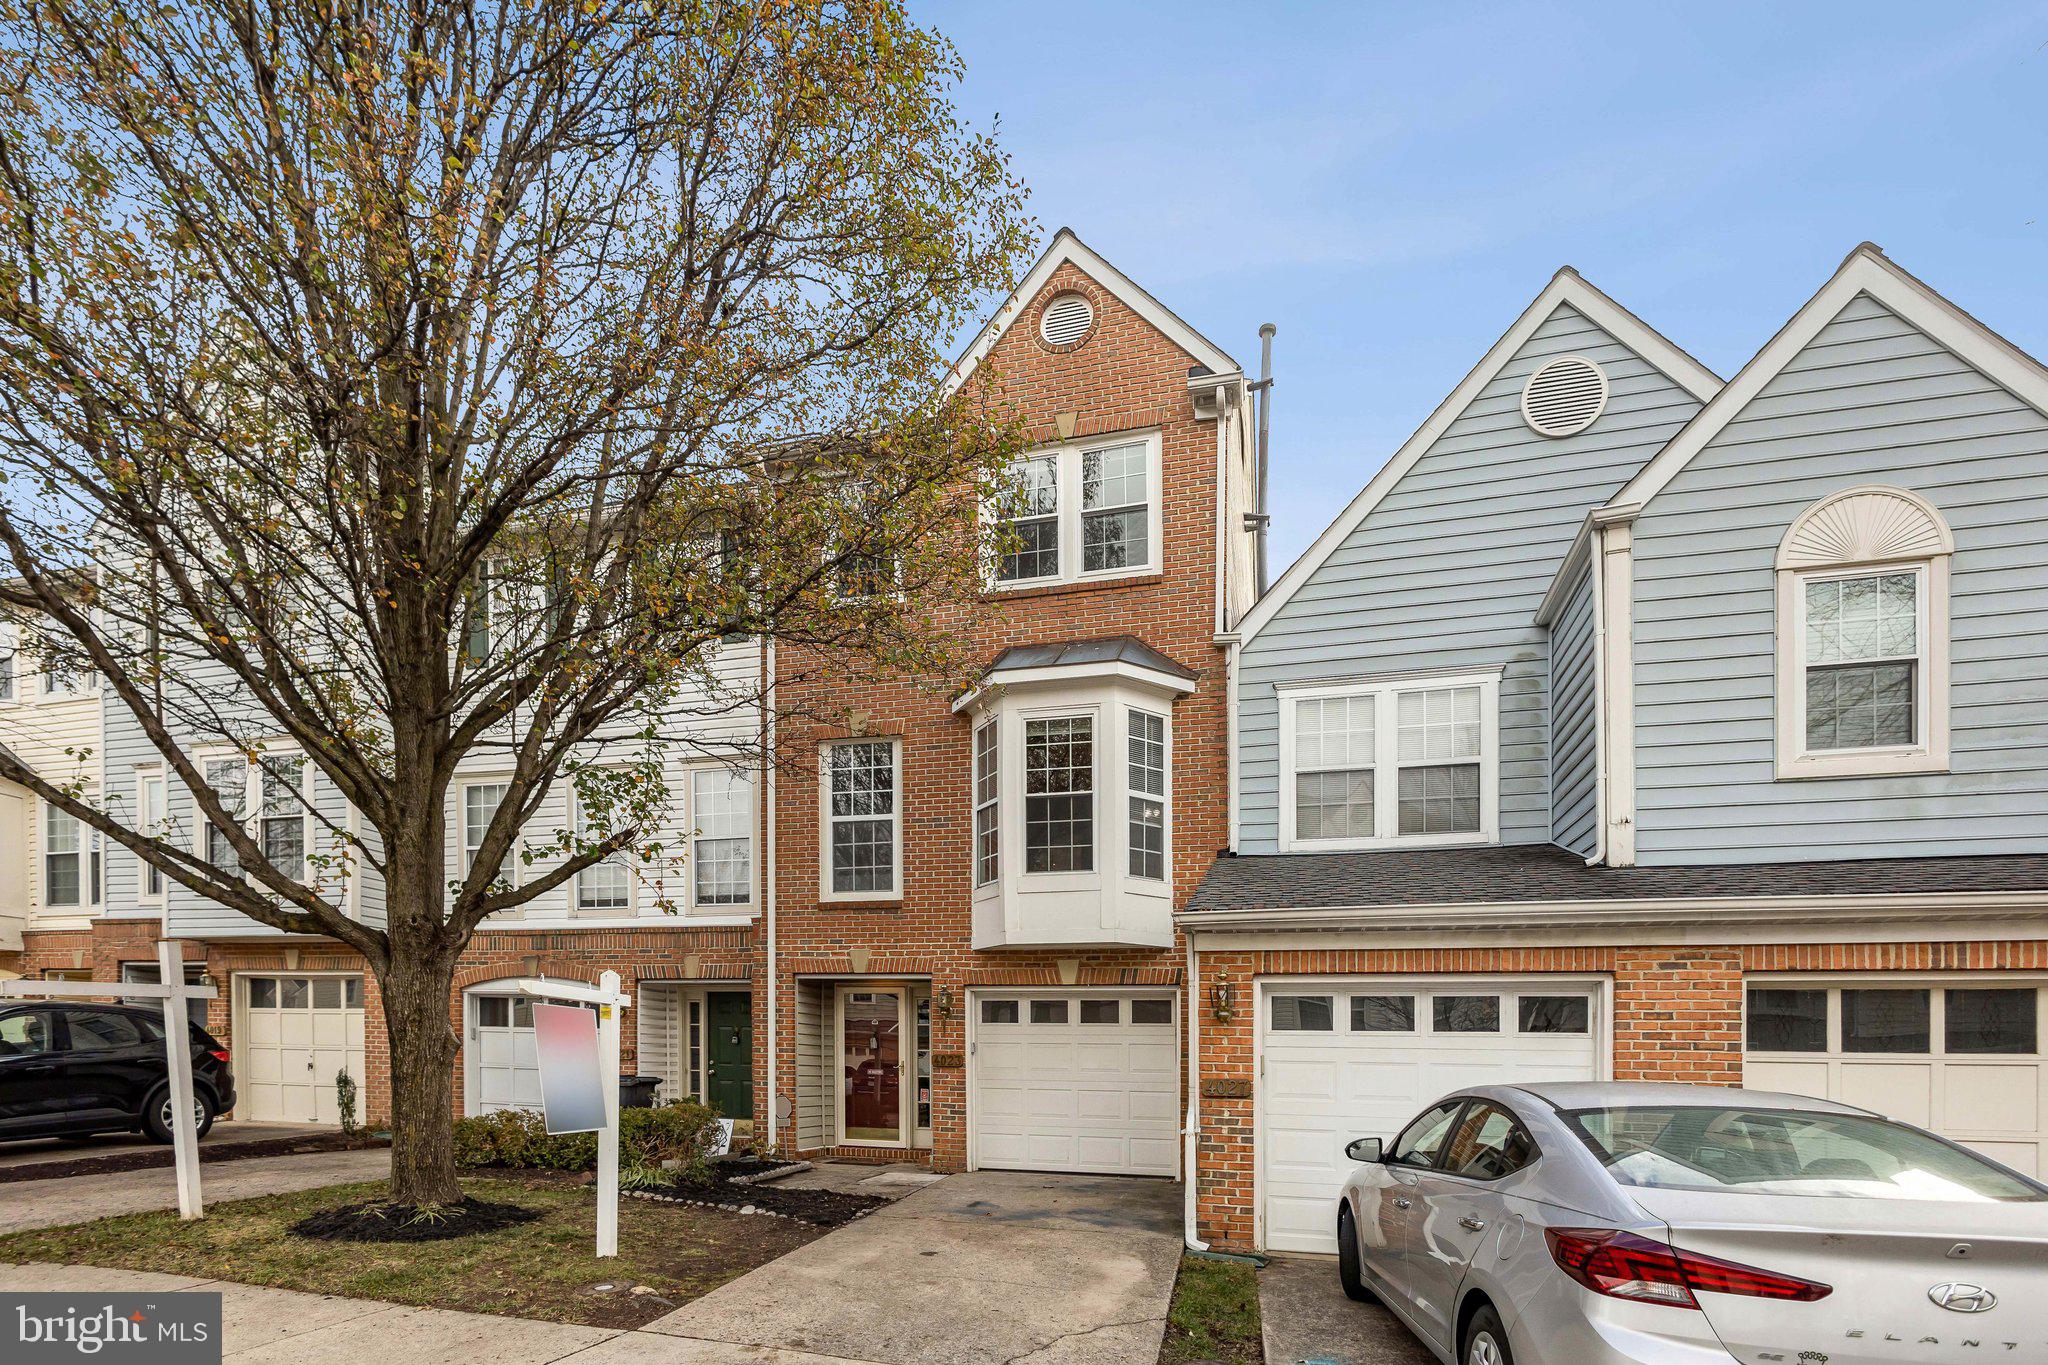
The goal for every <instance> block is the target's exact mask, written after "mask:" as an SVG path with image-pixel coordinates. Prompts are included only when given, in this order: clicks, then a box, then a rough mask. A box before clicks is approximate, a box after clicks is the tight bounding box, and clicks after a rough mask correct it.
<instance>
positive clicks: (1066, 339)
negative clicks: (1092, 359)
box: [1038, 294, 1095, 346]
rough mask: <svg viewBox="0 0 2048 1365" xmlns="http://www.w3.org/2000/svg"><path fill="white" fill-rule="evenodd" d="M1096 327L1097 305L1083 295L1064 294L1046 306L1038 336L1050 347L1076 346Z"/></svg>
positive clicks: (1040, 319)
mask: <svg viewBox="0 0 2048 1365" xmlns="http://www.w3.org/2000/svg"><path fill="white" fill-rule="evenodd" d="M1094 325H1095V305H1094V304H1092V303H1090V302H1088V300H1087V298H1086V296H1084V295H1081V294H1062V295H1060V296H1059V297H1058V298H1056V299H1054V300H1053V301H1052V302H1051V303H1048V304H1047V305H1046V306H1045V312H1044V313H1043V314H1041V315H1040V317H1039V319H1038V335H1039V336H1041V337H1043V338H1044V339H1045V344H1046V345H1048V346H1076V345H1079V344H1080V342H1081V340H1082V339H1083V338H1084V337H1086V336H1087V335H1088V331H1089V329H1090V328H1092V327H1093V326H1094Z"/></svg>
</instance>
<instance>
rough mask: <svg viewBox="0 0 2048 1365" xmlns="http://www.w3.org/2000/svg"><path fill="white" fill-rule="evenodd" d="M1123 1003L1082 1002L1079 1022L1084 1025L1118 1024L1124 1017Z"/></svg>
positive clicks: (1108, 1001)
mask: <svg viewBox="0 0 2048 1365" xmlns="http://www.w3.org/2000/svg"><path fill="white" fill-rule="evenodd" d="M1123 1007H1124V1002H1123V1001H1121V1000H1083V1001H1082V1002H1081V1022H1082V1023H1084V1024H1120V1023H1122V1022H1123V1017H1124V1008H1123Z"/></svg>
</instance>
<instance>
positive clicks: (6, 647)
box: [0, 625, 20, 702]
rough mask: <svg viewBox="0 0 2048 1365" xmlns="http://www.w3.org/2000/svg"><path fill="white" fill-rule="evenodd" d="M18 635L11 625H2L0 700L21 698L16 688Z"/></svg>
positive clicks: (0, 641) (0, 634)
mask: <svg viewBox="0 0 2048 1365" xmlns="http://www.w3.org/2000/svg"><path fill="white" fill-rule="evenodd" d="M17 644H18V636H17V634H16V632H15V629H14V627H13V626H11V625H0V702H10V701H16V700H19V698H20V694H19V693H18V692H17V691H16V690H15V679H14V654H15V649H16V647H17Z"/></svg>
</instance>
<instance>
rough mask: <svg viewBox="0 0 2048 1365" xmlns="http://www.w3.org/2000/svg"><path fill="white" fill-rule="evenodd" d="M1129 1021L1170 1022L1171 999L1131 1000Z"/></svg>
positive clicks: (1142, 1022)
mask: <svg viewBox="0 0 2048 1365" xmlns="http://www.w3.org/2000/svg"><path fill="white" fill-rule="evenodd" d="M1131 1022H1132V1023H1134V1024H1170V1023H1172V1022H1173V1002H1172V1001H1171V1000H1133V1001H1132V1002H1131Z"/></svg>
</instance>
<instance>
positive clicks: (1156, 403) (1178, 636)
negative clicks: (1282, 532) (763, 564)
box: [771, 231, 1252, 1175]
mask: <svg viewBox="0 0 2048 1365" xmlns="http://www.w3.org/2000/svg"><path fill="white" fill-rule="evenodd" d="M955 378H956V382H959V383H964V384H966V385H973V386H991V387H992V389H993V392H992V393H988V394H986V395H985V396H988V397H991V398H993V399H994V400H995V401H996V402H998V403H1000V404H1002V405H1006V406H1007V407H1008V408H1009V409H1011V410H1013V411H1015V412H1017V413H1019V414H1020V415H1021V416H1022V418H1023V419H1024V421H1025V422H1026V424H1027V426H1028V438H1029V447H1030V448H1029V450H1028V451H1027V453H1026V454H1025V456H1024V457H1023V458H1022V460H1021V461H1020V465H1019V470H1020V478H1023V479H1025V480H1027V481H1033V483H1032V486H1033V488H1034V493H1033V495H1032V498H1031V501H1030V504H1029V506H1027V507H1026V508H1025V515H1022V516H1020V518H1019V520H1018V523H1017V527H1016V531H1017V533H1018V536H1019V544H1020V546H1021V547H1022V548H1020V549H1019V551H1018V553H1017V554H1016V555H1015V556H1013V557H1011V558H1009V559H1007V560H1005V562H1004V564H1003V566H1002V567H1001V568H1000V569H999V571H998V574H997V578H998V581H997V583H996V584H995V585H994V587H993V589H992V590H991V592H990V593H989V601H988V603H987V606H988V608H989V614H988V615H987V617H986V618H985V619H981V620H978V621H977V622H976V623H975V624H974V625H973V626H972V627H971V629H972V630H973V632H974V639H975V641H976V644H977V649H978V652H979V657H980V658H981V659H982V660H984V661H985V662H986V664H987V665H988V671H987V672H986V673H985V674H984V675H983V676H982V677H981V678H980V679H979V681H978V682H977V683H976V684H975V685H974V687H973V688H972V689H971V690H970V691H969V693H968V694H966V695H964V696H955V695H952V691H951V689H949V688H946V687H942V686H934V685H928V684H920V683H917V682H899V683H893V684H889V685H885V686H881V687H870V686H866V685H863V686H862V687H861V688H860V689H859V690H858V692H857V694H840V693H836V692H835V691H834V690H833V689H834V687H835V684H834V683H833V682H832V681H831V679H830V674H829V671H828V670H822V671H821V670H817V669H814V668H810V667H807V666H804V665H799V664H794V663H793V664H792V666H791V667H790V668H789V669H788V673H789V675H790V678H791V679H792V681H788V682H778V686H779V687H787V688H791V689H794V690H793V691H791V692H790V693H788V694H787V695H786V696H785V701H786V705H787V709H788V710H789V711H791V712H793V713H797V714H806V713H820V712H822V713H825V714H833V715H843V716H844V717H845V723H843V724H842V723H833V724H831V725H826V724H820V723H804V724H799V723H794V722H793V723H791V724H790V725H789V726H788V728H787V729H786V730H785V731H784V733H783V734H782V735H781V736H780V741H781V743H780V753H781V755H782V760H783V761H782V765H781V775H780V776H779V778H778V787H777V797H776V820H775V830H776V834H775V864H776V891H777V911H776V927H775V946H774V959H773V964H772V967H771V971H772V973H773V980H774V988H775V992H776V1009H775V1025H774V1051H775V1058H776V1061H775V1070H774V1077H773V1081H772V1085H773V1091H774V1096H775V1108H776V1112H777V1118H778V1129H777V1132H778V1137H779V1140H781V1141H782V1142H784V1143H785V1144H787V1145H791V1146H793V1147H794V1148H795V1149H797V1150H799V1151H803V1152H834V1153H840V1154H857V1155H875V1156H880V1155H892V1156H895V1157H898V1158H900V1157H902V1156H903V1155H904V1153H905V1152H906V1151H908V1152H909V1153H911V1154H912V1155H913V1156H914V1157H915V1158H916V1159H928V1160H930V1161H931V1163H932V1164H933V1165H934V1166H935V1167H936V1168H938V1169H941V1170H960V1169H964V1168H966V1167H968V1166H970V1165H1002V1166H1018V1167H1024V1168H1035V1169H1053V1170H1082V1171H1089V1170H1092V1171H1108V1172H1146V1173H1152V1174H1163V1175H1172V1174H1175V1173H1177V1172H1178V1171H1179V1169H1180V1145H1179V1140H1178V1136H1177V1134H1178V1130H1179V1127H1180V1111H1181V1106H1182V1099H1183V1092H1184V1079H1183V1077H1182V1074H1181V1068H1180V1066H1179V1064H1178V1062H1179V1057H1180V1049H1179V1043H1178V1033H1179V1028H1180V1024H1181V1022H1182V1016H1183V1006H1182V1002H1181V1001H1180V998H1179V995H1180V992H1179V987H1180V985H1181V981H1182V975H1183V953H1182V946H1183V945H1182V940H1181V939H1180V937H1179V935H1178V934H1177V933H1176V932H1175V931H1174V928H1173V925H1172V920H1171V914H1172V911H1173V910H1174V909H1176V908H1178V907H1179V906H1181V905H1182V904H1184V902H1185V900H1186V898H1187V896H1188V895H1189V893H1191V892H1192V890H1193V888H1194V886H1195V884H1196V882H1197V881H1198V880H1199V879H1200V876H1201V873H1202V869H1203V868H1204V867H1206V866H1207V864H1208V862H1209V860H1210V858H1211V857H1212V856H1213V855H1214V853H1215V850H1216V849H1218V848H1219V847H1221V846H1222V843H1223V840H1224V838H1225V835H1226V827H1227V812H1226V800H1227V790H1228V783H1227V773H1226V753H1227V747H1228V746H1227V743H1226V739H1225V732H1226V729H1227V719H1226V706H1227V701H1228V689H1227V683H1226V678H1225V673H1224V663H1225V655H1224V652H1223V650H1222V649H1221V648H1220V647H1219V646H1218V644H1217V643H1216V635H1217V633H1218V631H1219V629H1220V628H1221V625H1222V624H1223V623H1224V621H1226V620H1227V619H1234V616H1235V615H1236V614H1237V613H1238V612H1240V611H1242V610H1243V608H1244V606H1245V605H1247V599H1248V595H1249V594H1248V590H1249V586H1250V584H1249V574H1250V572H1251V567H1250V566H1251V562H1252V561H1251V543H1250V536H1249V533H1248V532H1247V531H1246V529H1245V519H1244V514H1245V513H1246V512H1247V511H1248V510H1249V508H1250V503H1249V493H1250V487H1251V472H1252V470H1251V465H1250V459H1251V453H1252V452H1251V449H1250V439H1249V432H1250V426H1249V422H1248V412H1249V405H1248V403H1247V401H1246V399H1247V392H1246V384H1245V380H1244V377H1243V375H1242V373H1241V371H1240V370H1239V368H1238V367H1237V365H1236V364H1235V363H1234V362H1232V361H1231V360H1230V359H1229V358H1228V357H1227V356H1225V355H1223V354H1222V353H1221V352H1220V351H1218V350H1217V348H1216V347H1214V346H1213V345H1211V344H1210V343H1208V342H1207V341H1205V340H1203V339H1202V338H1200V337H1199V336H1197V335H1196V334H1194V333H1193V332H1192V331H1191V329H1189V328H1187V327H1186V325H1185V324H1184V323H1182V322H1180V320H1179V319H1177V318H1175V317H1173V315H1172V314H1171V313H1170V312H1168V311H1167V310H1166V309H1165V308H1164V307H1162V306H1161V305H1160V304H1159V303H1158V302H1157V301H1156V300H1154V299H1152V298H1151V297H1150V296H1149V295H1147V294H1145V293H1144V291H1143V290H1142V289H1140V288H1139V287H1138V286H1136V285H1135V284H1133V283H1132V282H1131V281H1130V280H1129V279H1128V278H1126V277H1125V276H1124V275H1123V274H1122V273H1121V272H1120V271H1118V270H1116V269H1115V267H1113V266H1111V265H1110V264H1109V263H1108V262H1106V261H1104V260H1102V259H1101V258H1100V257H1099V256H1097V255H1096V254H1095V253H1094V252H1092V251H1091V250H1089V249H1088V248H1087V247H1086V246H1085V245H1083V244H1082V243H1081V242H1080V241H1079V240H1078V239H1077V238H1075V237H1074V235H1073V234H1072V233H1070V232H1065V231H1063V232H1061V233H1060V234H1059V235H1058V237H1057V238H1056V239H1055V240H1054V242H1053V244H1052V246H1051V247H1050V248H1049V250H1048V251H1047V253H1046V255H1045V257H1044V258H1043V259H1042V260H1041V261H1040V262H1039V263H1038V264H1037V266H1036V267H1034V269H1033V270H1032V271H1031V272H1030V273H1029V274H1028V275H1027V277H1026V278H1025V280H1024V282H1023V283H1022V285H1020V287H1019V288H1018V290H1017V292H1016V293H1015V295H1013V297H1012V298H1011V299H1010V300H1009V301H1007V302H1006V303H1005V304H1004V306H1003V307H1002V309H1001V310H999V312H998V313H997V315H996V317H995V318H994V319H993V320H992V321H991V322H990V323H989V325H988V327H987V328H986V329H985V330H984V331H983V333H982V334H981V336H980V337H978V338H977V340H976V341H975V343H974V345H973V347H972V348H971V349H970V351H969V352H968V354H967V356H966V357H964V358H963V360H962V362H961V364H960V366H959V367H958V369H957V370H956V376H955ZM779 672H780V670H779ZM797 678H802V679H805V681H801V682H798V681H794V679H797ZM812 679H815V681H813V680H812ZM1133 746H1139V748H1140V749H1142V753H1139V752H1137V751H1136V750H1134V748H1133ZM1134 753H1135V754H1136V757H1135V758H1134ZM1134 764H1135V765H1136V766H1134ZM1139 768H1142V769H1143V771H1142V772H1139V771H1138V769H1139ZM1020 779H1021V780H1020ZM821 784H822V785H823V786H824V787H825V788H826V790H824V791H821ZM877 785H879V787H881V788H884V789H886V790H885V792H884V793H883V795H881V797H880V798H879V799H875V798H873V797H872V796H871V795H870V789H871V788H873V787H875V786H877ZM1080 806H1086V807H1087V809H1085V810H1080V811H1079V813H1078V818H1077V809H1078V807H1080ZM1141 808H1142V809H1141ZM864 816H873V817H877V818H872V819H869V818H862V817H864ZM1134 821H1138V822H1140V823H1145V829H1144V830H1143V831H1134V828H1133V822H1134ZM1146 822H1149V823H1146ZM875 836H879V842H880V845H881V852H880V853H879V855H872V856H871V855H869V854H868V853H867V852H866V848H867V846H868V843H869V842H870V841H871V840H872V839H873V838H874V837H875ZM869 860H872V861H878V862H879V863H880V864H881V865H882V866H881V869H880V870H879V871H876V870H874V869H872V868H869V867H868V866H867V861H869Z"/></svg>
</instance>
